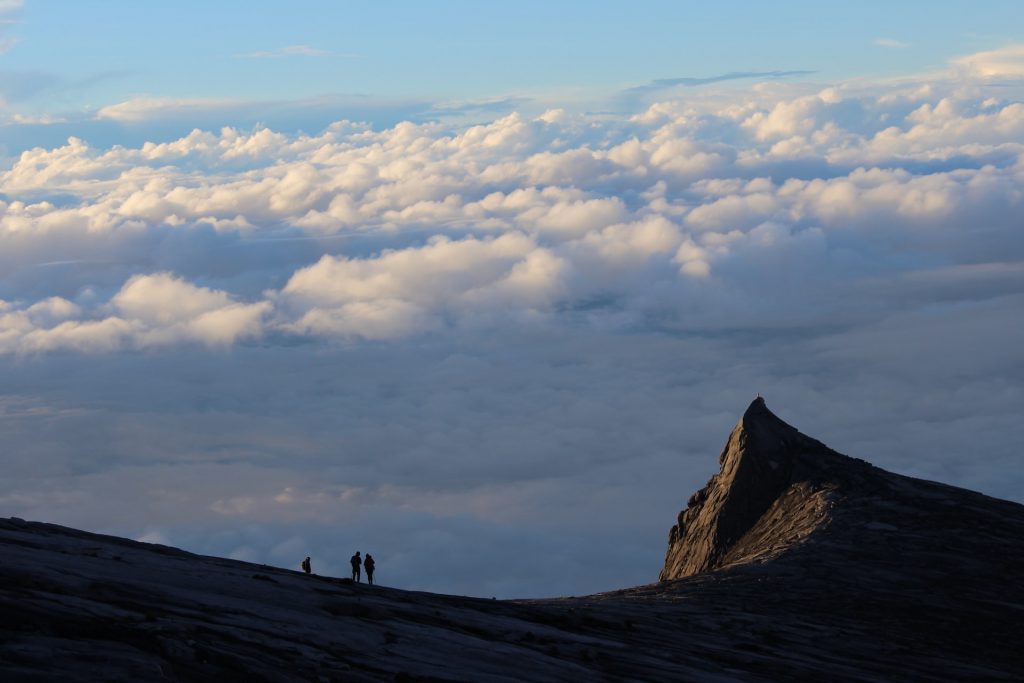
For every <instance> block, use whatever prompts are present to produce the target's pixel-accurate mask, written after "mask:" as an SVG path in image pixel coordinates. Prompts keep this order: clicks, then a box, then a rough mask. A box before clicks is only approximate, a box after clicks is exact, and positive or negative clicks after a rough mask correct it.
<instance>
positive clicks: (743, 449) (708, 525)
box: [659, 397, 881, 581]
mask: <svg viewBox="0 0 1024 683" xmlns="http://www.w3.org/2000/svg"><path fill="white" fill-rule="evenodd" d="M718 461H719V464H720V465H721V472H719V473H718V474H716V475H715V476H714V477H712V478H711V481H709V482H708V483H707V485H706V486H705V487H704V488H702V489H701V490H699V491H697V492H696V493H694V494H693V495H692V496H690V499H689V501H688V502H687V506H686V509H684V510H683V511H682V512H680V513H679V517H678V519H677V521H676V524H675V525H674V526H673V527H672V529H671V530H670V531H669V541H668V552H667V553H666V556H665V566H664V568H663V569H662V571H661V575H660V577H659V578H660V579H661V580H662V581H667V580H671V579H680V578H683V577H686V576H692V575H694V574H699V573H701V572H706V571H710V570H713V569H717V568H720V567H724V566H728V565H729V564H732V563H734V562H742V561H749V560H753V559H756V558H758V557H760V556H763V555H767V554H771V553H773V552H777V551H779V550H782V549H784V548H786V547H788V546H790V545H792V544H793V543H795V542H797V541H799V540H800V539H801V538H804V537H806V536H807V535H808V534H810V533H811V532H812V531H813V530H814V529H815V528H817V527H819V526H821V525H823V524H825V523H826V522H827V520H828V515H827V509H828V507H829V499H830V495H833V494H835V493H836V491H837V489H839V488H842V487H843V486H844V485H845V484H849V483H851V482H852V481H858V482H860V483H862V484H868V483H870V481H871V480H872V479H874V480H875V481H876V483H877V482H878V480H879V479H880V475H881V471H880V470H876V469H875V468H873V467H872V466H871V465H869V464H867V463H865V462H863V461H861V460H857V459H855V458H850V457H847V456H845V455H842V454H840V453H837V452H835V451H833V450H832V449H830V448H829V447H828V446H826V445H825V444H823V443H821V442H820V441H817V440H815V439H812V438H811V437H809V436H806V435H804V434H802V433H800V432H799V431H797V430H796V429H795V428H794V427H791V426H790V425H788V424H786V423H785V422H783V421H782V420H780V419H779V418H778V417H776V416H775V415H774V414H773V413H772V412H771V411H770V410H768V406H767V405H765V402H764V399H763V398H761V397H758V398H756V399H755V400H754V401H753V403H751V404H750V406H749V407H748V408H747V410H746V412H745V413H744V414H743V417H741V418H740V421H739V422H738V423H737V424H736V427H735V428H734V429H733V430H732V434H730V435H729V440H728V441H727V442H726V444H725V448H724V449H722V454H721V455H720V456H719V459H718Z"/></svg>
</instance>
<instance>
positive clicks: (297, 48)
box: [235, 45, 334, 59]
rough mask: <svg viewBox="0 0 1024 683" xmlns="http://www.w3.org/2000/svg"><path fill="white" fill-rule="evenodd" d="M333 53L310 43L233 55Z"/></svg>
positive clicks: (261, 57)
mask: <svg viewBox="0 0 1024 683" xmlns="http://www.w3.org/2000/svg"><path fill="white" fill-rule="evenodd" d="M333 54H334V53H333V52H331V51H330V50H321V49H320V48H316V47H312V46H310V45H288V46H287V47H279V48H276V49H273V50H257V51H255V52H244V53H241V54H238V55H235V56H236V57H239V58H242V59H271V58H275V57H327V56H330V55H333Z"/></svg>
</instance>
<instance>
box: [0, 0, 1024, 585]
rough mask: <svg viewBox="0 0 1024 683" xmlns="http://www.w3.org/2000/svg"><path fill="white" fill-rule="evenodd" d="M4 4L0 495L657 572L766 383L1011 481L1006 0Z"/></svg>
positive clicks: (535, 573) (774, 398) (855, 444)
mask: <svg viewBox="0 0 1024 683" xmlns="http://www.w3.org/2000/svg"><path fill="white" fill-rule="evenodd" d="M828 4H829V5H836V6H830V7H821V6H820V5H821V3H802V2H790V3H773V4H771V5H769V4H768V3H754V2H750V3H740V2H731V3H730V2H722V3H689V2H672V3H669V2H664V3H662V2H641V3H619V2H614V3H613V2H590V3H575V2H558V3H553V2H546V3H539V2H538V3H533V2H519V3H500V4H499V3H470V2H437V3H412V2H409V3H401V2H380V3H372V4H371V3H340V2H332V3H326V2H325V3H316V2H292V3H289V4H287V5H285V4H281V3H271V2H263V3H260V2H251V1H250V2H247V3H241V2H238V3H235V2H223V3H199V2H175V3H159V2H153V3H137V2H117V1H111V2H105V3H77V2H53V1H51V2H47V1H44V0H27V1H26V2H17V1H14V0H0V52H2V54H0V440H2V442H3V443H4V450H3V455H2V456H0V457H2V463H3V471H4V476H3V477H2V478H0V515H7V516H19V517H23V518H26V519H35V520H42V521H49V522H54V523H59V524H66V525H70V526H74V527H77V528H82V529H87V530H92V531H98V532H103V533H111V534H116V535H121V536H126V537H130V538H135V539H140V540H145V541H149V542H159V543H165V544H170V545H175V546H178V547H182V548H185V549H187V550H191V551H195V552H201V553H206V554H214V555H221V556H229V557H234V558H237V559H244V560H248V561H253V562H260V563H267V564H273V565H277V566H284V567H291V568H298V564H299V562H300V561H301V560H302V558H303V557H305V556H306V555H309V556H311V557H312V564H313V569H314V571H315V572H317V573H323V574H328V575H336V576H337V575H344V574H345V573H346V571H347V559H348V557H349V556H350V555H351V554H352V553H353V552H354V551H356V550H360V551H362V552H363V553H364V554H365V553H366V552H370V553H372V554H373V555H374V556H375V557H376V558H377V573H378V577H377V578H378V579H379V581H380V582H381V583H386V584H388V585H393V586H399V587H403V588H412V589H423V590H432V591H439V592H446V593H456V594H468V595H479V596H485V597H490V596H496V597H543V596H553V595H568V594H583V593H590V592H595V591H602V590H610V589H614V588H619V587H624V586H629V585H636V584H641V583H649V582H651V581H654V580H656V577H657V574H658V571H659V569H660V566H661V563H662V560H663V557H664V552H665V549H666V547H667V534H668V529H669V527H670V526H671V525H672V523H673V522H674V520H675V516H676V514H677V513H678V511H679V510H680V509H681V508H682V507H684V506H685V501H686V499H687V498H688V497H689V496H690V494H691V493H692V492H693V491H694V490H696V489H697V488H699V487H700V486H702V485H703V484H704V483H705V482H706V481H707V479H708V478H709V477H710V476H711V475H713V474H714V473H715V472H716V471H717V466H718V462H717V456H718V453H719V451H720V449H721V447H722V445H723V444H724V442H725V440H726V438H727V436H728V434H729V431H730V430H731V428H732V426H733V425H734V424H735V422H736V420H737V419H738V418H739V416H740V415H741V414H742V412H743V410H744V409H745V408H746V406H747V404H748V403H749V402H750V400H752V399H753V398H754V396H755V395H756V394H757V393H760V394H761V395H763V396H765V397H766V399H767V402H768V405H769V407H771V408H772V409H773V410H774V411H775V412H776V413H777V414H779V415H780V417H782V418H783V419H785V420H787V421H788V422H790V423H791V424H794V425H795V426H797V427H798V428H800V429H801V430H802V431H804V432H805V433H808V434H810V435H812V436H814V437H816V438H818V439H820V440H822V441H824V442H825V443H827V444H829V445H830V446H832V447H833V448H836V449H837V450H839V451H841V452H844V453H847V454H850V455H854V456H857V457H860V458H864V459H867V460H869V461H871V462H873V463H875V464H877V465H879V466H881V467H884V468H886V469H889V470H892V471H896V472H899V473H903V474H908V475H911V476H918V477H924V478H927V479H933V480H939V481H943V482H947V483H950V484H954V485H957V486H963V487H967V488H971V489H975V490H979V491H982V492H984V493H987V494H989V495H992V496H997V497H1001V498H1007V499H1011V500H1017V501H1022V502H1024V498H1022V496H1021V493H1020V491H1022V490H1024V457H1022V456H1021V454H1020V451H1019V448H1018V447H1017V444H1019V443H1021V442H1022V441H1024V422H1022V421H1021V420H1020V415H1021V412H1022V408H1024V385H1022V380H1024V352H1022V351H1021V349H1024V315H1022V313H1024V235H1022V229H1024V222H1022V220H1021V216H1022V215H1024V211H1022V209H1024V189H1022V188H1024V182H1022V181H1024V29H1022V27H1021V22H1020V16H1019V15H1020V10H1019V7H1018V6H1017V5H1016V3H1011V2H973V3H960V2H949V3H935V2H930V3H918V2H902V3H881V2H878V3H874V2H864V3H858V4H857V5H856V6H852V5H850V4H846V3H842V4H843V5H844V6H839V5H840V3H828Z"/></svg>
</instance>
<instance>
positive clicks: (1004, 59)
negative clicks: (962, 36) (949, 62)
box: [953, 45, 1024, 78]
mask: <svg viewBox="0 0 1024 683" xmlns="http://www.w3.org/2000/svg"><path fill="white" fill-rule="evenodd" d="M953 64H954V65H955V66H957V67H959V68H961V69H963V70H964V71H966V72H967V74H968V75H970V76H976V77H980V78H1005V77H1012V78H1021V77H1024V45H1007V46H1006V47H1001V48H999V49H997V50H989V51H986V52H977V53H975V54H972V55H966V56H964V57H960V58H959V59H956V60H954V62H953Z"/></svg>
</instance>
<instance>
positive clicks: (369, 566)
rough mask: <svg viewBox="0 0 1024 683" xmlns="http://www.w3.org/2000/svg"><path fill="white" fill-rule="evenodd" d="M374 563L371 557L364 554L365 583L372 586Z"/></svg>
mask: <svg viewBox="0 0 1024 683" xmlns="http://www.w3.org/2000/svg"><path fill="white" fill-rule="evenodd" d="M375 564H376V562H374V561H373V555H371V554H370V553H366V559H365V560H363V567H364V568H365V569H366V583H368V584H370V585H371V586H372V585H373V567H374V565H375Z"/></svg>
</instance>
